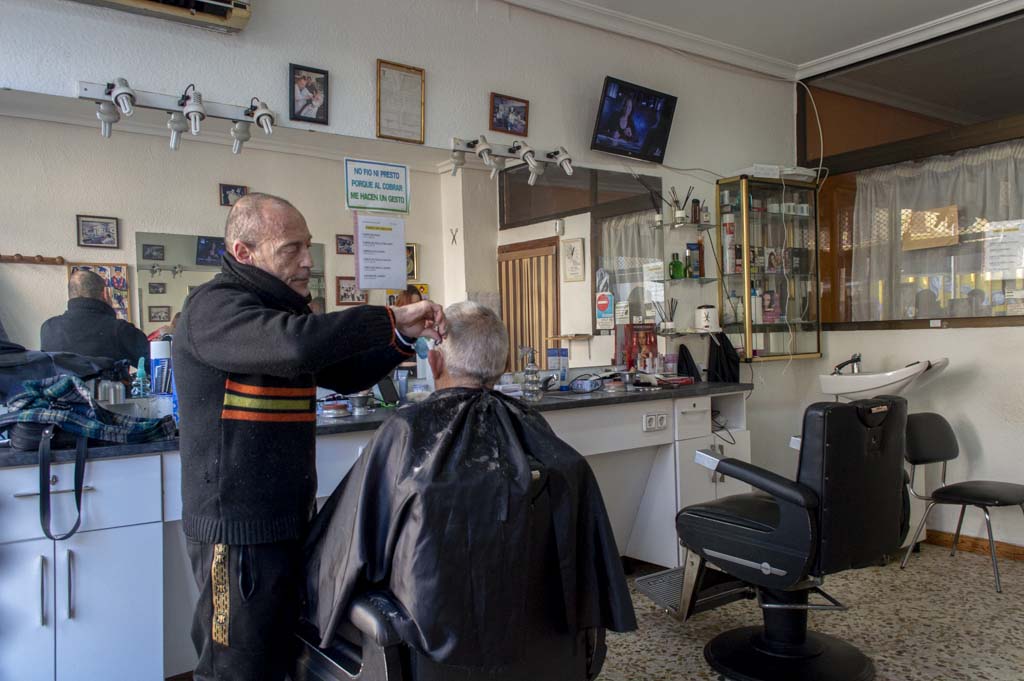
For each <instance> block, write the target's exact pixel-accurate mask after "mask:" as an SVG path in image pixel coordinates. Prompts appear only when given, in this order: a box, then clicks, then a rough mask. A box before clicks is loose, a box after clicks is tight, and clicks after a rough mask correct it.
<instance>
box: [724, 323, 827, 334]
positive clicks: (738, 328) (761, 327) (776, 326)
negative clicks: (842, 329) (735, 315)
mask: <svg viewBox="0 0 1024 681" xmlns="http://www.w3.org/2000/svg"><path fill="white" fill-rule="evenodd" d="M723 328H724V329H725V332H726V333H743V324H726V325H725V326H724V327H723ZM790 328H792V329H793V331H817V330H818V322H804V321H792V322H789V323H788V324H787V323H786V322H772V323H771V324H754V325H753V326H752V327H751V330H752V331H753V332H754V333H759V332H760V333H771V332H774V331H788V330H789V329H790Z"/></svg>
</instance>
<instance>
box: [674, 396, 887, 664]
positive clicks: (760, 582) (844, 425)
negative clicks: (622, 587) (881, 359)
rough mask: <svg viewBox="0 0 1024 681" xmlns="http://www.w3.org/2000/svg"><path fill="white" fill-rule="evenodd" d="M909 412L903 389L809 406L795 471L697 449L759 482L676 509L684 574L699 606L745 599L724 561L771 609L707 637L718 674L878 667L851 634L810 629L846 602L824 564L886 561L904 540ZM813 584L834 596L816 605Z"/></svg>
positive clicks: (714, 463) (723, 470)
mask: <svg viewBox="0 0 1024 681" xmlns="http://www.w3.org/2000/svg"><path fill="white" fill-rule="evenodd" d="M906 414H907V405H906V401H904V400H903V399H901V398H898V397H894V398H890V397H886V398H877V399H874V400H861V401H857V402H852V403H849V404H841V403H838V402H830V403H821V404H814V405H811V406H810V407H808V408H807V411H806V412H805V414H804V423H803V439H802V442H801V447H800V465H799V469H798V474H797V480H796V481H795V482H794V481H792V480H788V479H786V478H783V477H781V476H779V475H775V474H774V473H771V472H769V471H766V470H764V469H762V468H758V467H757V466H753V465H751V464H748V463H745V462H742V461H737V460H735V459H721V460H716V459H714V458H713V457H710V456H708V454H707V453H706V452H699V453H698V455H697V460H698V463H704V464H705V465H706V466H708V467H709V468H712V469H713V470H716V471H717V472H718V473H720V474H722V475H724V476H727V477H733V478H736V479H737V480H739V481H741V482H745V483H748V484H750V485H752V486H753V487H754V488H755V489H757V490H760V491H758V492H754V493H752V494H738V495H733V496H730V497H725V498H722V499H718V500H716V501H712V502H709V503H706V504H697V505H694V506H689V507H687V508H684V509H683V510H682V511H681V512H680V513H679V515H678V516H677V517H676V529H677V532H678V534H679V540H680V542H681V543H682V544H683V545H684V546H685V547H686V549H687V550H688V552H689V553H688V556H687V563H686V564H687V568H686V569H687V571H688V572H689V571H691V570H693V569H694V568H696V570H695V576H694V577H691V576H690V575H684V578H683V585H684V586H683V588H684V594H683V596H684V607H685V608H687V609H688V610H689V612H690V614H692V612H694V611H700V610H703V609H709V608H710V607H716V606H717V605H719V604H721V603H722V602H726V601H728V600H736V598H737V595H738V594H739V592H740V591H742V589H740V590H737V589H736V588H731V587H730V585H729V584H728V583H724V582H725V575H722V572H724V573H726V574H727V575H731V578H732V580H733V581H734V582H735V581H738V582H740V583H742V584H743V585H746V587H747V589H748V591H753V592H755V593H756V596H757V600H758V604H759V605H760V607H761V608H762V610H763V616H764V626H763V627H743V628H740V629H734V630H732V631H727V632H725V633H723V634H720V635H719V636H718V637H716V638H715V639H713V640H712V641H711V642H710V643H708V644H707V645H706V646H705V648H704V657H705V659H706V660H707V661H708V663H709V664H710V665H711V666H712V667H713V668H714V669H715V670H716V671H718V672H719V673H720V674H722V675H724V676H725V677H727V678H729V679H737V680H742V681H748V680H759V681H764V680H770V681H803V680H807V681H810V680H811V679H813V680H814V681H839V680H843V681H848V680H854V679H856V680H857V681H868V680H869V679H873V678H874V676H875V670H874V664H873V663H872V661H871V660H870V659H869V658H868V657H867V656H866V655H864V654H863V653H862V652H860V651H859V650H858V649H857V648H855V647H854V646H853V645H851V644H849V643H846V642H845V641H842V640H840V639H837V638H833V637H831V636H827V635H825V634H820V633H816V632H808V631H807V613H808V611H809V610H845V609H846V608H845V606H843V605H842V604H841V603H839V602H838V601H837V600H836V599H834V598H832V597H831V596H829V595H828V594H826V593H825V592H824V591H822V590H821V588H820V586H821V584H822V581H823V578H824V577H825V575H829V574H834V573H836V572H840V571H843V570H849V569H851V568H859V567H866V566H868V565H875V564H878V563H879V562H880V561H881V560H883V558H884V557H885V556H886V555H890V554H891V555H895V554H896V553H897V552H898V550H899V546H900V542H901V540H902V536H901V531H900V525H901V515H902V513H903V503H902V502H903V499H902V496H903V494H904V490H903V483H904V478H903V443H904V437H905V432H906ZM694 556H697V559H696V560H693V557H694ZM711 566H714V567H716V568H718V570H713V569H710V567H711ZM719 571H720V572H719ZM691 584H692V597H690V598H689V599H688V600H687V594H686V593H685V591H686V589H688V588H691ZM812 592H814V593H817V594H819V595H820V596H822V597H823V598H825V599H826V600H827V601H828V604H821V605H817V604H810V602H809V598H808V597H809V595H810V593H812Z"/></svg>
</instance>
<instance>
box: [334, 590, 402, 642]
mask: <svg viewBox="0 0 1024 681" xmlns="http://www.w3.org/2000/svg"><path fill="white" fill-rule="evenodd" d="M348 616H349V621H351V622H352V624H353V625H354V626H355V628H356V629H358V630H359V631H361V632H362V633H363V634H365V635H366V636H367V637H369V638H370V639H371V640H373V641H374V642H375V643H377V645H380V646H384V647H387V646H393V645H396V644H398V643H401V642H402V638H401V636H399V635H398V632H397V631H396V630H395V627H394V622H396V621H398V620H400V619H404V618H405V617H406V614H405V612H404V611H403V610H402V608H400V607H399V606H398V604H397V603H395V601H394V599H393V598H392V597H391V595H390V594H389V593H387V592H384V591H371V592H368V593H364V594H360V595H359V596H356V597H355V598H354V599H353V600H352V606H351V607H350V609H349V614H348Z"/></svg>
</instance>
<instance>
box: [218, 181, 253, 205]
mask: <svg viewBox="0 0 1024 681" xmlns="http://www.w3.org/2000/svg"><path fill="white" fill-rule="evenodd" d="M218 187H219V188H220V192H219V193H220V205H222V206H233V205H235V204H236V203H238V199H240V198H242V197H243V196H245V195H246V194H248V193H249V188H248V187H246V186H245V185H241V184H221V185H218Z"/></svg>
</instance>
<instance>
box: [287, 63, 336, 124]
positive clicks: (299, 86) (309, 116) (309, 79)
mask: <svg viewBox="0 0 1024 681" xmlns="http://www.w3.org/2000/svg"><path fill="white" fill-rule="evenodd" d="M288 75H289V78H288V82H289V83H291V89H290V90H289V92H288V117H289V118H290V119H291V120H293V121H305V122H307V123H319V124H320V125H327V123H328V120H329V119H328V115H327V102H328V96H327V95H328V91H327V88H328V85H329V80H330V76H329V75H328V73H327V71H324V70H323V69H315V68H313V67H311V66H299V65H298V64H289V65H288Z"/></svg>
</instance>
